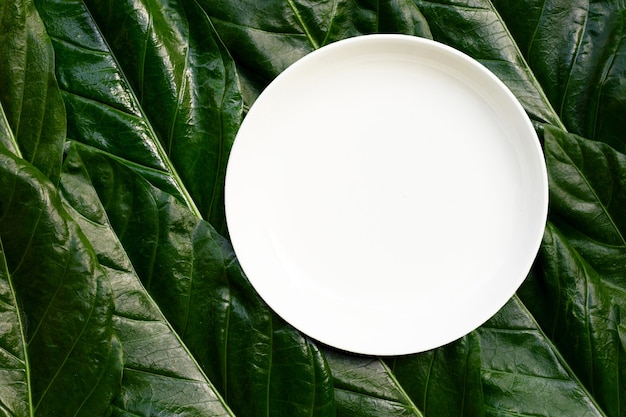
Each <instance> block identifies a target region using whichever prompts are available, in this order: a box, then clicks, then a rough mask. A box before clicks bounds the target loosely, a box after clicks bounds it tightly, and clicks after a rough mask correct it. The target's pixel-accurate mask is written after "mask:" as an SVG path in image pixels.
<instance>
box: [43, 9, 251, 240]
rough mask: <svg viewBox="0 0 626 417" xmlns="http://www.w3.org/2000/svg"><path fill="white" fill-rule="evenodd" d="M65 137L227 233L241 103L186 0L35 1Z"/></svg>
mask: <svg viewBox="0 0 626 417" xmlns="http://www.w3.org/2000/svg"><path fill="white" fill-rule="evenodd" d="M37 5H38V8H39V10H40V11H41V13H42V14H43V15H44V17H45V21H46V23H47V25H48V26H47V28H48V31H49V33H50V35H51V36H52V37H53V39H54V47H55V50H56V53H57V71H58V74H59V82H60V85H61V88H62V89H63V90H64V99H65V101H66V104H67V107H68V113H69V114H68V121H69V133H68V134H69V136H70V137H71V138H72V139H75V140H78V141H81V142H83V143H86V144H89V145H91V146H94V147H97V148H99V149H102V150H105V151H107V152H109V153H111V154H113V155H115V156H117V157H119V158H122V159H124V160H125V161H127V163H128V165H129V166H133V167H134V168H135V170H137V171H138V172H140V173H141V174H142V175H144V176H146V177H147V178H150V179H151V181H153V182H154V183H155V184H156V185H157V186H158V187H159V188H161V189H164V190H166V191H168V192H170V193H172V194H174V195H176V196H177V197H178V198H179V199H180V200H181V201H184V202H185V203H186V204H187V205H188V206H189V208H190V209H191V210H193V211H196V213H197V214H198V215H199V216H203V217H205V218H206V219H208V220H209V221H211V223H212V224H213V225H214V226H215V227H216V228H218V229H219V230H220V231H222V232H225V219H224V208H223V178H224V173H225V169H226V161H227V158H228V154H229V151H230V147H231V144H232V141H233V139H234V135H235V131H236V128H237V127H238V124H239V122H240V118H241V111H242V103H241V97H240V93H239V88H238V78H237V75H236V73H235V69H234V63H233V62H232V59H231V58H230V55H229V53H228V51H226V49H225V48H224V46H223V45H222V43H221V41H220V40H219V39H218V38H217V35H216V33H215V31H214V29H213V27H212V25H211V23H210V21H209V20H208V18H207V17H206V15H205V14H204V12H203V11H202V10H201V9H200V8H199V7H198V6H197V5H196V3H195V2H194V1H182V2H181V1H153V0H147V1H145V2H119V1H118V2H102V1H78V0H73V1H69V2H67V1H63V2H59V1H54V0H40V1H38V2H37Z"/></svg>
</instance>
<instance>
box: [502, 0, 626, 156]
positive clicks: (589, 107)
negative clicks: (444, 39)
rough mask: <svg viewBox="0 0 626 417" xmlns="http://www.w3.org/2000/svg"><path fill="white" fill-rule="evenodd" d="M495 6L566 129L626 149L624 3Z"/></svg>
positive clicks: (524, 1) (541, 1)
mask: <svg viewBox="0 0 626 417" xmlns="http://www.w3.org/2000/svg"><path fill="white" fill-rule="evenodd" d="M494 3H495V5H496V7H497V8H498V10H499V11H500V13H501V15H502V16H503V18H504V19H505V21H506V23H507V25H508V27H509V30H510V31H511V32H512V33H513V35H514V36H515V38H516V40H517V42H518V45H519V48H520V49H521V50H522V52H523V53H524V55H525V56H526V59H527V60H528V63H529V65H530V67H531V68H532V70H533V72H534V73H535V74H536V77H537V79H538V80H539V81H540V82H541V85H542V86H543V89H544V91H545V92H546V95H547V96H548V98H549V99H550V102H551V103H552V105H553V106H554V108H555V109H556V110H557V112H558V114H559V116H560V117H561V118H562V120H563V122H564V123H565V126H567V129H568V130H570V131H571V132H574V133H577V134H579V135H583V136H585V137H587V138H589V139H594V140H599V141H603V142H606V143H609V144H611V145H612V146H614V147H615V148H616V149H618V150H620V151H622V152H624V151H626V136H625V135H624V112H625V111H626V83H624V76H625V74H626V32H625V25H626V7H625V5H624V2H623V1H619V0H603V1H589V0H575V1H571V0H568V1H564V0H495V1H494Z"/></svg>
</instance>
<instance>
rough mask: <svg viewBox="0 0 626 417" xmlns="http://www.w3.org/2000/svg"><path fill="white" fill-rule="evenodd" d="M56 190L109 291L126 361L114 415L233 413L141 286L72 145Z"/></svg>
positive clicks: (116, 327) (219, 414)
mask: <svg viewBox="0 0 626 417" xmlns="http://www.w3.org/2000/svg"><path fill="white" fill-rule="evenodd" d="M60 186H61V187H60V189H61V192H62V195H63V196H64V197H65V198H66V199H65V203H66V207H67V208H68V211H69V212H70V213H72V214H73V217H74V218H75V219H76V221H77V222H78V223H79V224H80V226H81V229H82V230H83V231H84V233H85V234H86V236H87V237H88V238H89V239H90V241H91V242H92V244H93V245H94V250H95V252H96V254H97V256H98V260H99V261H100V263H101V265H102V267H103V268H104V270H105V271H106V272H107V275H108V277H109V278H110V280H111V285H112V287H113V299H114V305H115V310H114V316H113V327H114V329H115V331H116V332H117V334H118V336H119V338H120V341H121V343H122V347H123V351H124V358H125V361H124V373H123V379H122V386H121V391H120V393H119V395H118V396H117V397H116V399H115V401H114V404H113V406H114V411H115V413H114V414H115V415H124V416H127V415H159V416H181V415H211V416H226V415H232V414H231V412H230V410H229V409H228V407H227V406H226V404H225V403H224V401H223V399H222V398H221V397H220V395H219V394H218V393H217V391H216V390H215V387H214V386H213V384H212V383H211V382H210V381H209V380H208V378H207V376H206V375H205V374H204V372H203V371H202V369H201V368H200V366H199V365H198V363H197V362H196V360H195V359H194V358H193V356H192V355H191V354H190V352H189V350H188V349H187V348H186V346H185V345H184V344H183V343H182V342H181V340H180V338H179V337H178V335H177V334H176V333H175V332H174V330H173V329H172V327H171V325H170V324H169V323H168V322H167V320H166V319H165V317H164V316H163V314H162V313H161V311H160V310H159V308H158V306H157V305H156V303H155V302H154V300H153V299H152V298H151V297H150V295H149V294H148V292H147V291H146V289H145V288H144V287H143V285H142V284H141V281H140V280H139V278H138V277H137V274H136V273H135V271H134V269H133V266H132V264H131V262H130V260H129V259H128V256H127V255H126V253H125V252H124V248H123V247H122V245H121V243H120V242H119V240H118V238H117V236H116V235H115V233H114V232H113V229H112V228H111V226H110V224H109V222H108V219H107V216H106V212H105V210H104V208H103V207H102V206H101V204H100V200H99V199H98V195H97V194H96V191H95V190H94V188H93V186H92V185H91V183H90V179H89V176H88V175H87V171H86V170H85V167H84V165H83V162H82V160H81V158H80V155H79V154H78V152H77V150H76V147H75V146H73V147H71V148H70V149H69V150H68V155H67V158H66V160H65V164H64V169H63V172H62V175H61V183H60ZM183 410H184V411H183Z"/></svg>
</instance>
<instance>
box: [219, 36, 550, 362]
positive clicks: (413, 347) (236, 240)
mask: <svg viewBox="0 0 626 417" xmlns="http://www.w3.org/2000/svg"><path fill="white" fill-rule="evenodd" d="M369 42H391V43H393V42H402V43H405V42H410V43H413V44H415V45H416V46H420V45H421V46H428V47H432V48H436V49H438V50H440V51H442V52H443V53H446V54H450V55H452V56H454V57H456V58H455V59H461V60H462V61H464V62H466V63H467V64H468V65H472V66H474V67H475V68H477V69H478V70H480V71H481V72H483V73H484V75H486V76H487V77H488V78H489V79H490V80H491V81H492V82H493V83H494V86H497V88H498V89H499V90H501V91H500V92H501V93H504V94H505V95H506V96H507V97H508V100H510V101H511V103H512V104H513V105H514V106H515V107H516V108H517V111H518V112H519V113H520V115H523V118H524V120H523V121H521V123H523V124H525V125H526V128H528V129H529V130H528V131H529V133H532V138H531V140H532V141H533V143H534V145H535V150H536V151H537V153H536V155H537V156H538V157H539V158H538V161H539V162H540V163H539V165H540V168H541V172H539V173H538V175H539V177H540V178H541V181H540V182H541V183H542V184H540V185H541V186H542V187H541V188H542V189H541V190H538V194H539V196H538V200H540V204H542V212H541V218H540V219H538V220H537V230H535V231H534V233H535V234H534V235H533V238H534V239H530V240H532V241H533V245H532V248H533V249H532V250H531V252H534V255H536V254H537V252H538V250H539V247H540V244H541V239H542V236H543V230H544V229H545V225H546V222H547V212H548V198H549V190H548V178H547V169H546V166H545V157H544V155H543V150H542V148H541V144H540V142H539V139H538V137H537V134H536V132H535V130H534V128H533V126H532V122H531V120H530V118H529V116H528V115H527V113H526V112H525V110H524V109H523V106H522V105H521V104H520V102H519V101H518V100H517V98H516V97H515V95H514V94H513V93H512V92H511V91H510V89H509V88H508V87H507V86H506V85H505V84H504V83H503V82H502V81H501V80H500V79H499V78H498V77H497V76H496V75H495V74H493V73H492V72H491V71H490V70H489V69H487V68H486V67H485V66H484V65H483V64H481V63H480V62H478V61H476V60H474V59H473V58H471V57H470V56H468V55H466V54H464V53H463V52H461V51H459V50H457V49H454V48H452V47H450V46H448V45H445V44H443V43H440V42H437V41H434V40H430V39H425V38H420V37H417V36H413V35H399V34H370V35H361V36H356V37H352V38H347V39H343V40H339V41H336V42H333V43H331V44H328V45H326V46H323V47H322V48H320V49H317V50H315V51H313V52H311V53H309V54H307V55H305V56H304V57H302V58H300V59H299V60H297V61H296V62H294V63H293V64H292V65H290V66H289V67H288V68H287V69H285V70H284V71H283V72H281V73H280V74H279V75H278V76H277V77H276V78H275V79H274V80H273V81H272V82H271V83H270V84H269V85H268V86H267V87H266V89H265V90H264V91H263V92H261V94H260V95H259V97H258V98H257V100H256V101H255V102H254V103H253V104H252V105H251V107H250V109H249V112H248V115H250V114H251V112H255V111H257V110H255V108H257V109H258V108H259V107H260V106H263V105H264V104H263V103H264V97H265V96H264V94H265V95H267V94H271V93H272V91H273V90H274V89H276V88H278V87H276V86H280V84H281V83H282V80H283V79H285V78H287V77H290V76H292V74H294V73H296V72H297V71H299V70H300V68H301V67H303V66H307V65H311V64H310V63H311V62H312V63H315V61H316V60H317V59H318V58H319V57H322V56H324V55H326V54H333V53H336V51H339V50H341V49H342V48H351V47H353V46H357V45H359V44H363V43H369ZM268 92H269V93H268ZM255 106H256V107H255ZM246 120H250V119H249V118H248V117H247V116H246V118H244V120H243V121H242V123H241V126H240V128H239V131H238V133H237V137H236V139H235V141H234V143H233V147H232V150H231V154H230V156H229V160H228V164H227V169H226V179H225V210H226V221H227V226H228V228H229V231H230V230H231V228H232V229H235V228H234V227H233V226H234V223H235V222H236V220H235V219H234V217H233V214H232V211H233V198H232V194H231V193H232V187H233V186H232V182H233V176H232V170H233V168H232V161H233V160H235V158H237V155H238V147H240V146H242V145H241V140H239V141H238V139H239V137H240V132H246V130H245V129H244V126H246V128H248V126H247V124H246ZM229 213H230V214H229ZM539 230H540V232H539ZM237 234H238V232H237V233H235V236H233V235H232V234H231V243H232V246H233V249H234V251H235V254H236V255H237V258H238V260H239V262H240V265H241V267H242V269H243V271H244V273H246V275H247V276H248V279H249V281H250V283H251V284H252V287H253V288H254V289H255V290H256V291H257V293H259V295H260V296H261V298H262V299H263V300H264V301H265V302H266V303H267V304H268V305H269V307H270V308H271V309H272V310H273V311H274V312H276V313H277V314H278V315H279V316H280V317H282V318H283V319H284V320H285V321H287V322H288V323H290V324H291V325H293V326H294V327H295V328H296V329H299V330H300V331H302V332H303V333H305V334H307V335H309V336H310V337H312V338H313V339H316V340H318V341H320V342H322V343H324V344H327V345H330V346H333V347H336V348H338V349H341V350H346V351H350V352H354V353H359V354H366V355H379V356H389V355H403V354H409V353H417V352H422V351H425V350H429V349H432V348H435V347H438V346H442V345H444V344H446V343H449V342H452V341H453V340H456V339H458V338H460V337H462V336H464V335H465V334H467V333H469V332H470V331H472V330H474V329H475V328H477V327H479V326H480V325H482V324H483V323H484V322H485V321H486V320H488V319H489V318H490V317H491V316H493V314H495V313H497V311H498V310H500V309H501V308H502V307H503V306H504V305H505V304H506V302H508V301H509V299H510V298H511V297H512V296H513V295H514V294H515V291H513V292H512V293H511V294H510V296H509V297H506V299H501V300H499V302H498V303H494V304H493V306H492V308H491V310H493V313H492V314H491V315H489V316H488V317H486V318H484V319H483V320H481V321H480V323H478V322H477V323H476V324H475V325H472V326H471V327H472V328H470V329H464V330H463V332H462V334H459V333H460V332H459V331H457V332H454V334H451V335H449V336H447V337H438V338H437V341H436V342H435V343H430V344H429V343H423V342H419V343H417V342H415V341H414V340H413V339H414V337H413V338H411V340H412V342H409V343H403V344H396V345H393V346H391V345H390V346H386V347H384V348H381V347H380V346H377V347H376V348H370V347H368V346H359V345H358V344H356V345H354V344H350V343H346V342H345V341H340V342H339V343H337V342H335V341H334V340H333V338H332V337H330V338H329V337H328V334H322V333H324V332H321V333H320V331H319V330H318V329H316V328H311V326H308V325H306V324H302V323H301V322H297V323H294V322H293V321H294V320H293V319H292V318H291V317H290V314H289V312H288V311H287V312H286V311H285V310H284V307H283V306H277V305H276V304H275V303H274V302H272V297H271V296H270V295H269V294H268V293H267V291H265V290H260V288H259V286H258V282H257V285H255V280H256V278H257V277H255V276H254V273H252V274H248V273H247V271H252V270H253V269H254V266H253V265H251V264H250V263H249V260H248V259H246V257H245V256H243V257H241V254H242V253H243V252H242V238H241V236H239V235H237ZM533 260H534V256H533ZM526 264H527V265H526ZM525 266H527V268H523V269H526V270H525V272H524V273H523V276H522V277H521V278H520V277H517V278H516V279H515V280H513V281H514V282H515V285H514V286H515V290H517V289H518V288H519V286H521V284H522V283H523V281H524V280H525V278H526V276H527V275H528V273H529V271H530V268H531V267H532V261H531V260H526V262H525ZM277 290H280V289H277ZM314 327H315V326H314Z"/></svg>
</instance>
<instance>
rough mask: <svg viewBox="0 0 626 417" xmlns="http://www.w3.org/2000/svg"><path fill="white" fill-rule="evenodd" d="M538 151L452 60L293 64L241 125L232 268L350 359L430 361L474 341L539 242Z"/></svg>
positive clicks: (491, 82)
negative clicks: (414, 356)
mask: <svg viewBox="0 0 626 417" xmlns="http://www.w3.org/2000/svg"><path fill="white" fill-rule="evenodd" d="M547 202H548V185H547V177H546V169H545V162H544V159H543V154H542V151H541V147H540V145H539V142H538V139H537V136H536V134H535V131H534V130H533V127H532V125H531V123H530V120H529V119H528V117H527V115H526V114H525V113H524V110H523V109H522V107H521V106H520V104H519V103H518V102H517V100H516V99H515V98H514V96H513V95H512V94H511V92H510V91H509V90H508V89H507V88H506V87H505V86H504V85H503V84H502V83H501V82H500V81H499V80H498V79H497V78H496V77H495V76H494V75H493V74H492V73H491V72H489V71H488V70H487V69H485V68H484V67H483V66H481V65H480V64H479V63H477V62H476V61H474V60H473V59H471V58H469V57H467V56H466V55H464V54H462V53H460V52H458V51H456V50H453V49H451V48H449V47H447V46H444V45H442V44H439V43H436V42H433V41H429V40H425V39H421V38H416V37H410V36H404V35H369V36H362V37H357V38H351V39H347V40H344V41H340V42H336V43H333V44H330V45H328V46H326V47H323V48H321V49H319V50H317V51H315V52H313V53H311V54H309V55H307V56H305V57H304V58H302V59H301V60H299V61H298V62H296V63H295V64H294V65H292V66H291V67H289V68H288V69H287V70H286V71H284V72H283V73H282V74H281V75H279V76H278V77H277V78H276V79H275V80H274V81H273V82H272V84H270V85H269V86H268V87H267V89H266V90H265V91H263V93H262V94H261V95H260V97H259V98H258V99H257V101H256V102H255V103H254V105H253V106H252V108H251V109H250V112H249V113H248V115H247V116H246V118H245V120H244V122H243V124H242V126H241V128H240V131H239V132H238V135H237V138H236V140H235V144H234V146H233V149H232V153H231V156H230V160H229V163H228V169H227V175H226V216H227V221H228V227H229V232H230V236H231V240H232V243H233V246H234V249H235V252H236V254H237V257H238V259H239V261H240V263H241V265H242V267H243V269H244V271H245V273H246V274H247V276H248V278H249V279H250V281H251V283H252V285H253V286H254V287H255V289H256V290H257V291H258V293H259V294H260V296H261V297H262V298H263V299H264V300H265V301H266V302H267V303H268V305H269V306H270V307H271V308H272V309H273V310H274V311H276V313H278V314H279V315H280V316H282V317H283V318H284V319H285V320H286V321H287V322H289V323H291V324H292V325H293V326H295V327H296V328H297V329H299V330H301V331H302V332H304V333H306V334H308V335H309V336H311V337H312V338H314V339H317V340H319V341H321V342H323V343H326V344H329V345H331V346H335V347H337V348H340V349H344V350H348V351H352V352H357V353H364V354H376V355H396V354H405V353H413V352H420V351H424V350H428V349H431V348H435V347H438V346H441V345H443V344H446V343H448V342H451V341H453V340H455V339H457V338H459V337H461V336H463V335H465V334H466V333H468V332H470V331H472V330H473V329H475V328H476V327H478V326H480V325H481V324H482V323H483V322H485V321H486V320H488V319H489V318H490V317H491V316H492V315H493V314H495V313H496V312H497V311H498V310H499V309H500V308H501V307H502V306H503V305H504V304H505V303H506V302H507V301H508V300H509V298H510V297H511V296H512V295H513V294H514V292H515V291H516V290H517V288H518V287H519V285H520V284H521V283H522V281H523V280H524V278H525V277H526V275H527V273H528V271H529V269H530V267H531V264H532V262H533V260H534V258H535V256H536V253H537V250H538V248H539V245H540V242H541V237H542V234H543V230H544V227H545V221H546V214H547Z"/></svg>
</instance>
